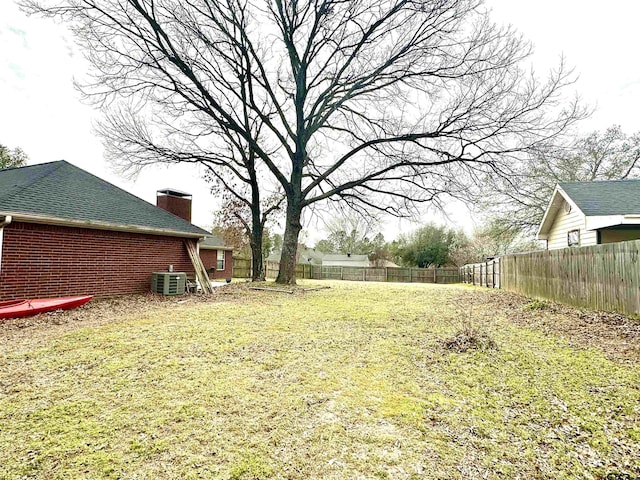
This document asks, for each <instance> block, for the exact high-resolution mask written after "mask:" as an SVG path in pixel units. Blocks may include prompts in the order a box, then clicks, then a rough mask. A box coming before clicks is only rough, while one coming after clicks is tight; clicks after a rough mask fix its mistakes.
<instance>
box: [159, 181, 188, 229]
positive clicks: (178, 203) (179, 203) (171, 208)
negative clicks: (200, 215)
mask: <svg viewBox="0 0 640 480" xmlns="http://www.w3.org/2000/svg"><path fill="white" fill-rule="evenodd" d="M156 205H157V206H158V207H160V208H162V209H163V210H166V211H167V212H171V213H173V214H174V215H177V216H178V217H180V218H182V219H184V220H186V221H187V222H189V223H191V194H190V193H185V192H181V191H180V190H176V189H174V188H163V189H162V190H158V191H157V192H156Z"/></svg>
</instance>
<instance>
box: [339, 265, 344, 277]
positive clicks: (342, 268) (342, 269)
mask: <svg viewBox="0 0 640 480" xmlns="http://www.w3.org/2000/svg"><path fill="white" fill-rule="evenodd" d="M343 272H344V267H340V280H344V273H343Z"/></svg>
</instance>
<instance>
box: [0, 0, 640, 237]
mask: <svg viewBox="0 0 640 480" xmlns="http://www.w3.org/2000/svg"><path fill="white" fill-rule="evenodd" d="M487 5H488V6H489V7H490V8H492V9H493V17H494V19H495V20H497V21H498V22H500V23H510V24H512V25H513V26H514V27H516V28H517V29H518V30H519V31H520V32H522V33H523V34H524V36H525V37H526V38H527V39H529V40H530V41H532V42H533V44H534V46H535V49H536V53H535V55H534V57H533V58H532V59H531V63H532V65H533V66H534V67H535V69H536V71H537V72H538V73H540V74H541V75H542V74H544V72H546V71H548V69H549V68H551V67H553V66H554V65H557V64H558V60H559V58H560V56H561V55H564V56H565V58H566V60H567V62H568V64H569V65H572V66H574V67H575V70H576V72H577V73H578V74H579V77H580V78H579V80H578V82H577V83H576V85H575V87H574V88H575V91H576V92H577V93H578V94H579V95H580V96H581V97H582V98H583V100H584V101H585V102H587V103H589V104H590V105H592V106H595V107H596V111H595V113H594V115H593V116H592V118H591V119H589V120H587V121H586V122H585V123H584V124H583V127H582V129H583V130H584V131H591V130H594V129H600V130H602V129H605V128H606V127H608V126H610V125H613V124H619V125H621V126H622V129H623V131H625V132H626V133H632V132H635V131H638V130H640V115H638V107H639V106H640V63H638V52H637V48H638V41H637V30H636V29H637V26H636V24H637V21H638V19H639V18H640V2H639V1H636V0H609V1H608V2H600V1H598V2H596V1H595V0H589V1H584V0H582V1H578V0H553V1H552V0H538V1H535V2H532V1H529V2H523V1H517V0H491V1H489V2H488V3H487ZM605 6H606V8H605ZM85 69H86V64H85V62H84V60H83V59H82V55H81V53H80V51H79V50H78V48H77V47H76V46H75V45H74V44H73V38H72V37H71V35H70V34H69V32H68V31H66V29H65V28H64V27H63V26H61V25H56V24H54V23H53V22H52V21H51V20H44V19H37V18H29V17H26V16H25V15H24V14H23V13H21V12H20V11H19V9H18V7H17V6H16V5H15V4H14V3H13V2H12V1H11V0H0V143H1V144H3V145H6V146H8V147H10V148H14V147H18V146H19V147H21V148H22V149H23V150H24V151H25V152H26V153H27V154H28V155H29V157H30V163H31V164H34V163H43V162H49V161H53V160H60V159H65V160H67V161H69V162H71V163H73V164H74V165H77V166H79V167H81V168H83V169H85V170H87V171H89V172H91V173H93V174H95V175H98V176H100V177H102V178H104V179H105V180H108V181H110V182H112V183H114V184H116V185H118V186H119V187H121V188H124V189H126V190H128V191H129V192H131V193H133V194H135V195H137V196H139V197H141V198H143V199H145V200H147V201H149V202H151V203H155V192H156V190H158V189H160V188H164V187H172V188H176V189H179V190H184V191H187V192H190V193H192V194H193V202H194V204H193V222H194V223H195V224H197V225H200V226H202V227H205V228H209V227H210V226H211V224H212V223H213V211H214V210H215V209H216V208H217V207H218V205H217V202H216V199H215V198H213V197H212V196H211V195H210V194H209V192H208V188H207V186H206V184H205V183H204V181H202V180H200V176H199V173H198V171H197V170H195V169H193V167H171V169H166V168H163V167H158V168H157V169H154V170H149V171H145V172H143V173H142V174H141V175H140V176H139V177H138V178H137V179H135V180H128V179H124V178H122V177H120V176H118V175H117V174H116V173H114V172H113V171H112V170H111V168H110V166H109V165H107V163H106V162H105V160H104V159H103V149H102V145H101V143H100V140H99V139H97V138H96V137H95V135H94V134H93V133H92V121H93V119H94V118H96V116H97V114H96V112H94V111H93V110H92V109H91V107H89V106H87V105H83V104H82V103H81V102H80V100H79V94H78V93H77V92H76V91H75V90H74V87H73V78H74V77H76V78H80V77H82V75H83V72H84V71H85ZM452 214H453V216H452V218H453V219H454V220H455V221H456V222H457V223H458V225H459V226H463V225H464V224H465V223H467V224H468V223H469V219H468V218H467V216H466V215H465V214H464V213H462V212H461V211H460V209H453V211H452ZM429 219H430V217H429V218H427V217H425V219H424V221H427V220H429ZM315 225H316V224H315V223H314V224H312V225H311V226H309V227H308V229H309V230H311V232H310V235H309V236H310V238H311V239H317V235H314V233H313V230H314V229H315V228H316V226H315ZM414 227H415V225H412V224H410V223H406V222H405V223H399V222H389V228H388V229H387V231H385V237H387V239H391V238H392V237H394V236H395V234H397V233H399V232H401V231H407V230H409V229H412V228H414Z"/></svg>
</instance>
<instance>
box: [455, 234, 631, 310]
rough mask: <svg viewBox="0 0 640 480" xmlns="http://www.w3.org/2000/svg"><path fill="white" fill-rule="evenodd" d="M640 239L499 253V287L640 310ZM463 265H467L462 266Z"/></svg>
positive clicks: (569, 301) (599, 306) (560, 299)
mask: <svg viewBox="0 0 640 480" xmlns="http://www.w3.org/2000/svg"><path fill="white" fill-rule="evenodd" d="M639 252H640V240H634V241H629V242H618V243H607V244H602V245H593V246H589V247H579V248H564V249H560V250H547V251H541V252H533V253H527V254H518V255H506V256H504V257H500V270H501V275H500V280H501V288H504V289H505V290H509V291H512V292H515V293H520V294H522V295H527V296H530V297H537V298H546V299H550V300H555V301H558V302H563V303H567V304H570V305H574V306H577V307H585V308H590V309H594V310H607V311H617V312H620V313H624V314H628V315H637V314H640V257H639ZM465 268H466V269H465ZM467 272H468V268H467V266H465V267H462V269H461V273H462V275H463V278H464V280H465V281H466V280H467V279H469V275H468V273H467Z"/></svg>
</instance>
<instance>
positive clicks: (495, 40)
mask: <svg viewBox="0 0 640 480" xmlns="http://www.w3.org/2000/svg"><path fill="white" fill-rule="evenodd" d="M52 1H53V2H55V0H52ZM23 5H24V6H25V8H27V10H28V11H31V12H39V13H42V14H45V15H51V16H60V17H62V18H63V19H65V20H68V21H69V22H70V24H71V28H72V30H73V31H74V33H75V34H76V36H77V38H78V40H79V42H80V44H81V45H82V46H83V47H84V48H85V51H86V52H87V56H88V58H89V60H90V62H91V63H92V64H93V67H94V69H93V73H94V77H93V79H94V81H93V82H92V83H90V84H88V85H85V86H84V91H85V92H86V93H87V95H89V96H90V98H93V99H94V100H96V101H98V102H101V104H103V105H108V104H110V103H111V102H122V101H127V102H129V104H132V105H141V104H145V105H146V104H149V103H150V104H152V105H154V106H159V107H161V108H162V109H164V110H163V111H165V112H166V111H167V110H168V111H169V112H170V113H169V114H166V113H165V116H166V117H167V118H168V121H167V122H166V123H167V124H169V125H170V129H173V127H174V124H175V123H176V122H181V123H182V124H183V125H184V128H183V129H182V130H183V131H184V133H185V134H186V133H188V134H191V135H192V137H191V138H192V139H193V140H192V142H189V144H198V145H201V144H202V140H201V138H200V137H201V136H203V135H204V136H214V137H215V136H216V135H220V134H226V133H225V132H226V131H228V132H230V133H231V134H232V136H233V137H234V138H235V137H237V138H239V139H241V141H242V142H243V144H244V146H245V147H248V149H249V151H250V152H252V154H253V155H255V158H256V160H259V163H260V165H261V166H264V167H265V168H266V169H267V170H268V171H269V173H270V176H271V177H272V178H274V179H275V181H277V182H278V183H279V184H280V185H281V187H282V189H283V191H284V195H285V197H286V201H287V206H286V229H285V234H284V239H283V248H282V258H281V262H280V272H279V275H278V279H277V281H278V282H280V283H293V282H295V259H296V248H297V244H298V236H299V234H300V231H301V229H302V222H301V218H302V214H303V212H304V211H305V210H306V209H307V208H308V207H311V206H313V205H314V204H319V203H320V202H327V201H341V202H347V203H348V204H349V205H350V207H351V208H352V209H354V210H358V209H360V210H370V209H374V210H379V211H382V212H386V213H388V214H391V215H398V216H400V215H407V214H409V213H411V212H412V211H413V209H414V208H415V207H416V206H417V205H420V204H423V203H433V202H436V203H437V202H439V201H441V200H440V199H441V198H443V197H442V196H443V195H452V196H465V195H466V194H467V190H468V189H469V187H470V185H472V184H473V183H474V182H476V181H477V180H478V179H479V178H480V177H482V176H483V175H484V174H486V173H487V172H492V173H494V174H496V175H508V174H509V169H508V167H509V165H510V164H511V163H512V162H513V161H514V159H517V158H518V157H519V155H520V154H521V153H522V152H525V151H527V150H528V149H530V148H531V147H533V146H535V145H537V144H539V143H540V142H542V141H545V140H548V139H549V138H552V137H553V136H555V135H557V134H558V133H559V132H562V131H563V130H564V129H566V128H567V127H568V126H569V125H570V124H571V123H572V122H573V121H574V120H575V119H576V118H579V117H580V116H581V115H582V113H583V112H582V111H580V109H579V108H578V107H577V105H576V103H571V104H570V105H569V106H568V108H567V109H566V110H564V111H562V112H558V111H555V112H553V113H554V115H553V116H551V115H549V112H550V110H552V109H556V110H557V108H558V106H559V101H560V97H559V91H560V90H561V89H562V87H563V86H565V85H566V84H567V83H570V80H571V79H570V72H567V70H566V69H565V67H564V65H563V64H562V63H561V65H560V66H559V68H558V69H557V70H555V71H553V72H551V73H550V74H549V77H548V78H547V79H546V80H545V81H543V82H540V81H539V80H537V78H536V77H535V76H534V75H533V74H531V73H527V72H526V71H524V70H523V69H522V68H520V67H519V65H520V64H521V62H522V60H524V59H525V58H527V57H528V56H529V55H530V53H531V49H530V46H529V44H528V43H526V42H525V41H523V40H522V38H521V37H520V36H518V35H517V34H516V33H515V32H514V31H512V30H511V29H510V28H503V27H498V26H496V25H494V24H492V23H491V21H490V19H489V16H488V13H487V12H486V11H485V10H483V7H482V0H351V1H344V0H298V1H292V0H270V1H266V2H261V1H257V0H256V1H253V0H216V1H214V0H100V1H98V0H57V3H56V4H51V3H44V4H41V3H39V2H36V1H35V0H24V2H23ZM156 112H157V109H156V110H154V114H155V113H156ZM258 124H259V125H261V126H262V127H261V128H260V133H259V134H257V132H256V128H255V126H256V125H258ZM182 141H183V142H184V140H182ZM180 145H182V144H180ZM209 150H210V152H211V151H212V149H209ZM210 152H209V153H210ZM220 162H221V163H223V164H225V167H226V166H229V165H230V164H231V162H229V161H228V160H222V159H221V160H220Z"/></svg>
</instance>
